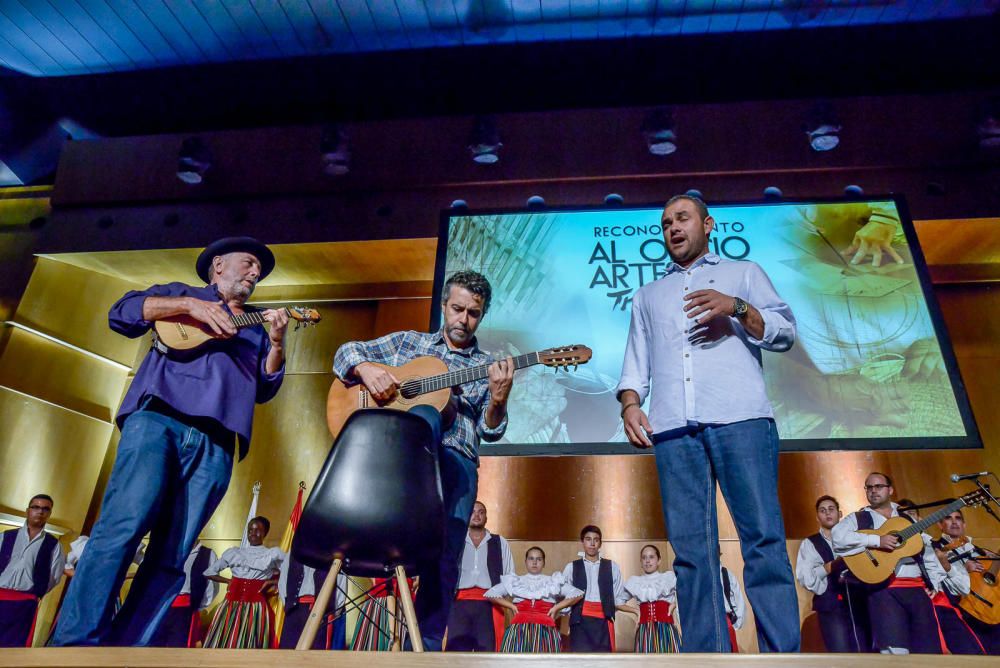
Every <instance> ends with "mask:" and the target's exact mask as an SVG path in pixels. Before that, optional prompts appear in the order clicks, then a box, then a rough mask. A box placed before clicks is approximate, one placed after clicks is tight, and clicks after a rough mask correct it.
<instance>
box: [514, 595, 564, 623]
mask: <svg viewBox="0 0 1000 668" xmlns="http://www.w3.org/2000/svg"><path fill="white" fill-rule="evenodd" d="M552 606H553V604H552V603H549V602H548V601H535V600H524V601H521V602H520V603H518V604H517V614H516V615H514V620H513V621H512V622H511V624H541V625H542V626H553V627H554V626H555V625H556V621H555V620H554V619H552V618H551V617H549V610H551V609H552Z"/></svg>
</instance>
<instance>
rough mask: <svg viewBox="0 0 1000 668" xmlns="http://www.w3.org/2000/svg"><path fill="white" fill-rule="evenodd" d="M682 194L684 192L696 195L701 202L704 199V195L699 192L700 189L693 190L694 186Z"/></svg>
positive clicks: (689, 195)
mask: <svg viewBox="0 0 1000 668" xmlns="http://www.w3.org/2000/svg"><path fill="white" fill-rule="evenodd" d="M684 194H685V195H687V196H688V197H697V198H698V199H700V200H701V201H702V202H704V201H705V196H704V195H702V194H701V191H700V190H695V189H694V188H692V189H691V190H688V191H687V192H686V193H684Z"/></svg>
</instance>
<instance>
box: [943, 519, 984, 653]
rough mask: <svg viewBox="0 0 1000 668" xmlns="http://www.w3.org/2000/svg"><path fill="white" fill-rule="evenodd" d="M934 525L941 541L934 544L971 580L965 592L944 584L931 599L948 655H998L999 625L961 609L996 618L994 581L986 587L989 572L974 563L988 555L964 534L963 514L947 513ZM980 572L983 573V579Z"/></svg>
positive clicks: (979, 564)
mask: <svg viewBox="0 0 1000 668" xmlns="http://www.w3.org/2000/svg"><path fill="white" fill-rule="evenodd" d="M938 526H940V527H941V538H940V540H938V541H936V543H935V544H936V546H937V547H938V548H939V549H940V550H942V551H944V552H946V554H947V557H948V560H949V561H951V562H953V564H954V566H955V567H956V568H957V567H961V566H963V565H964V566H965V570H966V571H967V572H968V573H969V578H970V580H972V582H970V589H971V591H969V592H963V591H960V590H957V589H955V588H954V587H950V586H947V585H948V583H947V582H946V583H945V585H946V587H945V590H944V592H942V594H941V595H940V596H939V597H938V598H937V599H935V602H934V604H935V605H936V606H939V607H938V611H937V613H938V619H940V620H941V631H942V633H944V639H945V643H946V644H947V645H948V651H950V652H951V653H952V654H1000V624H995V623H987V621H985V620H983V619H978V618H977V617H976V616H975V615H974V614H972V613H971V612H970V611H969V610H965V609H964V608H965V607H966V606H968V607H969V608H970V609H971V610H974V611H977V612H979V613H980V615H982V614H983V612H986V615H984V616H986V617H988V618H989V619H991V620H992V619H998V618H1000V611H998V610H996V607H997V606H998V605H1000V596H998V595H997V594H998V593H1000V592H998V588H997V587H996V586H995V582H996V580H995V579H994V580H993V582H994V586H990V584H989V582H990V579H989V576H988V570H989V569H988V568H986V567H984V566H983V563H984V562H982V561H978V560H977V558H978V557H986V556H989V555H987V554H986V553H985V551H982V550H981V549H980V548H978V547H977V546H976V545H975V543H973V541H972V538H971V537H969V536H968V535H966V533H965V514H964V513H962V511H961V510H955V511H953V512H951V513H949V514H948V515H947V516H946V517H945V518H944V519H943V520H941V521H940V522H939V523H938ZM985 563H986V564H987V565H988V566H990V567H992V565H993V562H992V561H987V562H985ZM984 573H987V577H985V578H984ZM963 594H964V596H963ZM943 597H945V598H943Z"/></svg>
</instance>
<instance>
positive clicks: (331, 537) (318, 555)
mask: <svg viewBox="0 0 1000 668" xmlns="http://www.w3.org/2000/svg"><path fill="white" fill-rule="evenodd" d="M432 439H433V433H432V431H431V427H430V425H429V424H427V421H426V420H424V419H422V418H421V417H419V416H417V415H411V414H410V413H406V412H403V411H397V410H391V409H367V410H359V411H357V412H355V413H354V414H352V415H351V416H350V418H348V420H347V422H346V423H345V424H344V427H343V429H342V430H341V432H340V434H339V435H338V436H337V439H336V440H335V441H334V443H333V447H332V448H331V450H330V454H329V455H327V457H326V462H325V463H324V464H323V468H322V470H321V471H320V474H319V477H318V478H317V479H316V484H315V485H314V486H313V491H312V494H310V496H309V499H308V501H306V505H305V508H304V509H303V511H302V517H301V519H300V521H299V527H298V530H297V531H296V532H295V539H294V540H293V542H292V554H293V555H294V557H295V558H296V559H298V560H299V561H301V562H302V563H304V564H306V565H308V566H312V567H313V568H329V569H330V574H329V576H328V577H327V579H326V581H325V582H324V584H323V588H322V589H321V591H320V592H319V594H317V598H316V602H315V604H314V605H313V609H314V610H325V609H326V604H327V602H328V601H329V597H330V595H331V594H332V593H333V588H334V584H335V583H336V579H337V574H338V573H339V571H340V569H341V568H343V569H344V571H345V572H347V573H348V574H349V575H356V576H360V577H386V576H387V575H388V574H392V573H395V576H396V580H397V582H398V586H399V590H400V599H401V603H402V607H403V613H404V615H405V618H406V623H407V626H408V628H409V631H410V637H411V640H412V644H413V649H414V650H415V651H423V644H422V642H421V641H420V629H419V626H418V625H417V621H416V614H415V612H414V609H413V601H412V599H411V597H410V590H409V586H408V584H407V581H406V578H407V572H409V573H410V574H411V575H419V573H418V572H417V566H418V564H420V563H435V562H436V561H437V560H438V559H439V558H440V552H441V544H440V543H441V540H440V536H441V535H442V534H443V532H444V505H443V502H442V497H441V476H440V471H439V469H438V456H437V447H438V444H437V443H434V442H432ZM324 594H325V596H326V597H325V598H324ZM320 621H321V615H319V614H317V615H316V620H315V623H313V616H312V615H310V618H309V623H307V624H306V627H305V629H304V631H303V633H302V637H300V638H299V642H298V645H297V647H296V649H308V648H309V647H311V646H312V642H313V639H314V637H315V635H316V632H317V631H318V629H319V623H320ZM310 633H311V634H312V635H310Z"/></svg>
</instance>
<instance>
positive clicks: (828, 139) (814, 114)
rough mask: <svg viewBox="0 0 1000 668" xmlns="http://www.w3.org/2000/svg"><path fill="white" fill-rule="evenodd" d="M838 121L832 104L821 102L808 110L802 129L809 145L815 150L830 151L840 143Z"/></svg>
mask: <svg viewBox="0 0 1000 668" xmlns="http://www.w3.org/2000/svg"><path fill="white" fill-rule="evenodd" d="M840 129H841V126H840V123H839V122H838V120H837V115H836V113H835V112H834V109H833V105H831V104H830V103H829V102H822V103H820V104H817V105H816V106H815V107H813V108H812V109H810V110H809V113H808V114H807V115H806V121H805V123H803V124H802V130H803V131H804V132H805V133H806V136H807V137H808V138H809V146H811V147H812V150H814V151H817V152H820V153H822V152H824V151H832V150H833V149H835V148H837V146H838V145H839V144H840Z"/></svg>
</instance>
